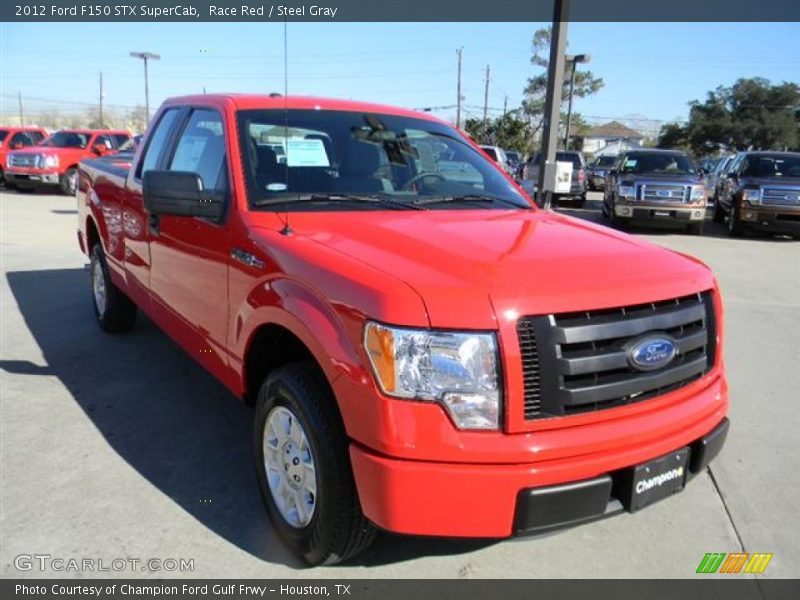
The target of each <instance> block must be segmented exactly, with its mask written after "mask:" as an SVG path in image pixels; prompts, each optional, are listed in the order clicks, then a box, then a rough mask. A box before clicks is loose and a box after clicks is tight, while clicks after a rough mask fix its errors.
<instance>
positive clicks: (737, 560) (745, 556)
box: [697, 552, 772, 573]
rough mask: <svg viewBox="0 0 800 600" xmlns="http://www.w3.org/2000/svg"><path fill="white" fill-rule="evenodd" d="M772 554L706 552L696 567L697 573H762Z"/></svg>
mask: <svg viewBox="0 0 800 600" xmlns="http://www.w3.org/2000/svg"><path fill="white" fill-rule="evenodd" d="M771 560H772V554H771V553H770V554H767V553H763V552H754V553H752V554H751V553H749V552H731V553H730V554H725V552H708V553H706V555H705V556H704V557H703V560H701V561H700V564H699V565H698V567H697V572H698V573H763V572H764V570H765V569H766V568H767V565H768V564H769V561H771Z"/></svg>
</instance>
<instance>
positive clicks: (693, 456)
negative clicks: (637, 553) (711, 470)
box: [514, 418, 730, 534]
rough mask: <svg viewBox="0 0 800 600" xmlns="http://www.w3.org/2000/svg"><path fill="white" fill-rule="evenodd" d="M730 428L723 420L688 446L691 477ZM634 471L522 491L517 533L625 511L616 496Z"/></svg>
mask: <svg viewBox="0 0 800 600" xmlns="http://www.w3.org/2000/svg"><path fill="white" fill-rule="evenodd" d="M729 425H730V423H729V421H728V419H727V418H726V419H723V420H722V421H721V422H720V423H719V424H718V425H717V426H716V427H715V428H714V429H712V430H711V431H710V432H709V433H707V434H706V435H704V436H703V437H701V438H699V439H697V440H695V441H694V442H692V443H691V444H689V475H695V474H697V473H699V472H700V471H702V470H703V469H704V468H705V467H706V466H708V464H709V463H710V462H711V461H712V460H713V459H714V457H716V456H717V454H719V452H720V450H721V449H722V446H723V445H724V443H725V438H726V437H727V434H728V428H729ZM684 453H685V450H684ZM684 456H685V454H684ZM684 464H685V463H684ZM635 468H636V466H635V465H634V466H631V467H628V468H627V469H620V470H619V471H614V472H612V473H609V474H606V475H601V476H600V477H595V478H594V479H586V480H583V481H574V482H569V483H563V484H559V485H552V486H547V487H539V488H529V489H524V490H520V492H519V493H518V494H517V506H516V512H515V515H514V532H515V533H516V534H526V533H535V532H542V531H547V530H550V529H559V528H562V527H568V526H570V525H576V524H578V523H582V522H585V521H589V520H592V519H597V518H599V517H603V516H607V515H609V514H613V513H616V512H620V511H622V510H623V508H624V507H623V504H624V503H623V502H622V501H621V500H620V499H619V498H618V497H617V495H619V492H620V490H621V489H623V488H624V485H623V484H624V481H625V479H626V477H628V478H629V477H630V472H631V471H633V470H634V469H635ZM687 479H688V478H687Z"/></svg>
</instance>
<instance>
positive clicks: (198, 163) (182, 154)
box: [169, 109, 227, 192]
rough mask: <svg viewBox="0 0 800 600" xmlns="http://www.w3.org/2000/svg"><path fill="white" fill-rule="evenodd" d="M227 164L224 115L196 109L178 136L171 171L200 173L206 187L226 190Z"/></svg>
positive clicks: (207, 188)
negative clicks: (223, 124) (222, 116)
mask: <svg viewBox="0 0 800 600" xmlns="http://www.w3.org/2000/svg"><path fill="white" fill-rule="evenodd" d="M224 165H225V136H224V135H223V127H222V118H221V117H220V116H219V114H217V113H216V112H215V111H212V110H205V109H198V110H195V111H193V112H192V115H191V117H190V118H189V122H188V123H187V124H186V127H185V128H184V130H183V132H182V133H181V135H180V138H179V139H178V144H177V147H176V148H175V154H174V155H173V157H172V161H171V162H170V165H169V169H170V171H189V172H191V173H197V174H198V175H200V178H201V179H202V181H203V188H204V189H206V190H214V191H218V192H222V191H225V189H227V178H226V177H225V170H224V168H223V167H224Z"/></svg>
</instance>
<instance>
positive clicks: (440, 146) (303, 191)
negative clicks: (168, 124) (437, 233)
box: [238, 109, 531, 211]
mask: <svg viewBox="0 0 800 600" xmlns="http://www.w3.org/2000/svg"><path fill="white" fill-rule="evenodd" d="M238 119H239V132H240V136H241V137H240V143H241V146H242V148H244V149H246V151H243V153H242V154H243V158H244V161H243V162H244V171H245V172H244V175H245V180H246V181H247V189H248V197H249V198H248V199H249V203H250V205H251V206H253V207H259V206H261V207H263V208H265V209H268V210H269V209H271V210H276V211H277V210H286V209H288V210H336V209H342V208H343V207H346V208H347V210H357V209H358V210H362V209H363V210H365V209H369V208H370V207H374V208H387V207H388V208H392V207H395V208H399V207H406V208H408V207H413V206H417V207H421V206H424V207H425V208H428V209H434V208H436V209H438V208H442V209H443V208H450V209H452V208H469V207H477V206H479V207H480V208H505V209H508V208H531V205H530V203H529V202H528V201H527V200H526V199H525V198H524V197H523V196H522V195H521V194H520V193H519V192H518V191H517V190H516V188H515V187H514V186H513V185H512V184H511V183H510V182H509V181H508V180H507V179H506V178H505V177H504V176H503V175H502V174H501V173H500V172H499V171H498V169H497V167H496V166H495V165H494V164H493V163H491V162H489V161H488V160H487V159H486V158H485V157H484V156H483V155H482V154H481V153H480V152H478V151H477V150H476V149H475V148H474V147H473V146H472V145H471V144H469V143H468V142H467V141H466V140H465V139H464V138H463V137H462V136H461V135H460V134H458V133H457V132H456V131H455V130H453V129H452V128H450V127H449V126H448V125H445V124H443V123H438V122H435V121H429V120H427V119H416V118H413V117H405V116H397V115H388V114H376V113H362V112H350V111H329V110H296V109H295V110H289V111H287V112H284V111H283V110H249V111H240V112H239V117H238ZM277 148H280V149H281V150H285V154H283V155H282V154H281V153H279V152H278V151H277ZM366 199H377V200H380V202H365V201H364V200H366ZM281 200H285V201H286V202H285V203H283V202H281ZM297 200H304V201H305V202H304V203H301V202H295V204H294V205H291V202H292V201H297ZM323 200H327V201H328V202H327V203H324V204H323V203H322V201H323ZM478 202H480V204H478ZM337 205H338V206H337ZM267 207H269V208H267Z"/></svg>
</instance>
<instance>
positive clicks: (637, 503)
mask: <svg viewBox="0 0 800 600" xmlns="http://www.w3.org/2000/svg"><path fill="white" fill-rule="evenodd" d="M688 463H689V448H688V447H686V448H681V449H680V450H676V451H674V452H670V453H669V454H667V455H666V456H662V457H660V458H656V459H654V460H651V461H650V462H647V463H644V464H641V465H638V466H636V467H633V468H632V469H631V470H630V471H629V473H628V474H627V475H628V477H626V478H625V481H624V483H623V488H628V487H629V489H624V490H623V494H624V495H623V504H625V505H626V508H627V509H628V510H630V511H631V512H633V511H637V510H639V509H640V508H644V507H645V506H647V505H649V504H652V503H653V502H656V501H658V500H661V499H662V498H666V497H668V496H672V495H673V494H677V493H678V492H680V491H681V490H682V489H683V486H684V485H685V484H686V470H687V465H688Z"/></svg>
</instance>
